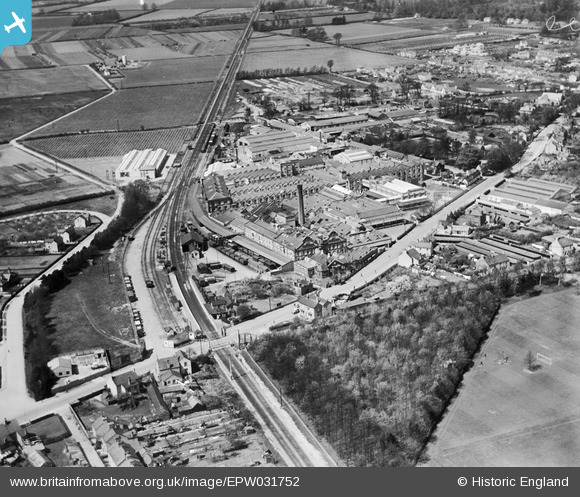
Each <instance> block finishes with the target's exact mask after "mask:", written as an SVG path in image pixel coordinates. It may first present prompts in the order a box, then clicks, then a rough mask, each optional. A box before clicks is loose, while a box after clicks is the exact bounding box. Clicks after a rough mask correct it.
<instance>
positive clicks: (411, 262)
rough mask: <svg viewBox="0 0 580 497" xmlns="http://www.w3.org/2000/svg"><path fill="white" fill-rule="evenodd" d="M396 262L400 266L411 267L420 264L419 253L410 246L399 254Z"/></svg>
mask: <svg viewBox="0 0 580 497" xmlns="http://www.w3.org/2000/svg"><path fill="white" fill-rule="evenodd" d="M397 262H398V263H399V266H401V267H406V268H409V267H412V266H418V265H419V264H421V255H420V254H419V252H417V250H416V249H414V248H412V249H409V250H405V251H404V252H403V253H402V254H401V255H399V257H398V259H397Z"/></svg>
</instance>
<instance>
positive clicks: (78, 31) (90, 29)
mask: <svg viewBox="0 0 580 497" xmlns="http://www.w3.org/2000/svg"><path fill="white" fill-rule="evenodd" d="M65 19H66V18H65ZM154 33H155V31H151V30H147V29H143V28H139V27H133V26H124V25H122V24H99V25H96V26H77V27H68V26H54V27H46V28H44V29H38V30H36V31H33V33H32V43H40V42H42V43H46V42H55V41H74V40H93V39H103V38H122V37H125V36H148V35H150V34H154Z"/></svg>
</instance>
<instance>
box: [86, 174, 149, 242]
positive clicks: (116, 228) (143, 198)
mask: <svg viewBox="0 0 580 497" xmlns="http://www.w3.org/2000/svg"><path fill="white" fill-rule="evenodd" d="M124 193H125V201H124V202H123V207H122V208H121V213H120V214H119V215H118V216H117V217H116V218H115V219H114V220H113V221H112V222H111V224H109V226H108V227H107V229H106V230H105V231H103V232H102V233H99V234H98V235H97V236H95V239H94V240H93V243H92V244H93V245H94V246H95V248H97V249H98V250H106V249H109V248H111V247H112V246H113V244H114V243H115V242H116V241H117V240H118V239H119V238H120V237H121V236H123V235H124V234H125V233H127V232H128V231H129V230H130V229H131V227H132V226H133V225H134V224H135V223H136V222H137V221H139V220H140V219H141V218H142V217H143V216H144V215H145V214H146V213H147V212H148V211H149V210H150V209H151V208H152V207H153V205H154V202H153V201H152V200H150V198H149V185H148V184H147V183H145V182H144V181H134V182H133V183H130V184H129V185H128V186H127V187H125V188H124Z"/></svg>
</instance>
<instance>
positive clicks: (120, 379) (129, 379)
mask: <svg viewBox="0 0 580 497" xmlns="http://www.w3.org/2000/svg"><path fill="white" fill-rule="evenodd" d="M138 379H139V376H137V373H136V372H135V371H127V372H126V373H122V374H120V375H117V376H112V377H111V380H113V383H114V384H115V385H117V386H118V387H120V386H127V385H132V384H134V383H137V381H138Z"/></svg>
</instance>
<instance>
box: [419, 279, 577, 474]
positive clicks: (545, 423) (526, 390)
mask: <svg viewBox="0 0 580 497" xmlns="http://www.w3.org/2000/svg"><path fill="white" fill-rule="evenodd" d="M579 303H580V297H579V296H578V295H577V294H576V291H575V290H565V291H562V292H557V293H551V294H548V295H542V296H539V297H535V298H531V299H527V300H523V301H520V302H516V303H512V304H509V305H506V306H504V307H503V308H502V309H501V311H500V313H499V315H498V317H497V319H496V321H495V322H494V325H493V326H492V331H491V332H490V337H489V338H488V340H487V342H486V344H485V346H484V347H483V349H482V351H481V353H480V355H479V357H478V358H476V361H475V365H474V367H473V369H472V370H471V371H470V372H469V373H468V374H467V376H466V377H465V379H464V382H463V384H464V386H463V388H462V390H461V391H460V393H459V396H458V397H457V398H456V399H455V400H454V401H453V403H452V404H451V406H450V409H449V411H448V412H447V413H446V414H445V417H444V418H443V421H442V422H441V424H440V425H439V427H438V429H437V431H436V432H435V436H436V439H435V442H434V443H433V444H432V445H430V446H429V450H428V453H427V455H428V456H429V462H428V463H427V465H428V466H446V467H450V466H472V467H480V466H493V467H513V466H524V467H529V466H546V467H547V466H576V465H577V464H578V453H579V451H580V410H579V408H578V406H579V404H580V390H578V376H579V375H580V364H579V363H578V356H579V354H580V328H579V327H578V323H579V322H580V306H579V305H578V304H579ZM528 351H531V352H532V353H533V355H534V356H535V355H536V353H537V352H539V353H541V354H543V355H544V356H546V357H549V358H550V359H551V362H552V364H551V365H550V364H547V363H545V362H541V361H536V364H535V366H534V368H533V369H534V370H533V371H529V370H528V367H527V365H526V363H525V357H526V355H527V353H528Z"/></svg>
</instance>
